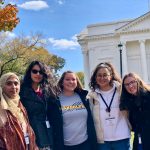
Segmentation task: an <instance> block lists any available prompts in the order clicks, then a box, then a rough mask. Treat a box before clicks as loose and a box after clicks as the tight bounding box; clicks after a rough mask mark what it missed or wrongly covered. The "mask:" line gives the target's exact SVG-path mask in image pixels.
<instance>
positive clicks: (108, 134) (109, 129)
mask: <svg viewBox="0 0 150 150" xmlns="http://www.w3.org/2000/svg"><path fill="white" fill-rule="evenodd" d="M114 90H115V85H114V86H113V87H112V89H110V90H109V91H101V90H98V89H96V92H97V93H101V94H102V96H103V98H104V100H105V101H106V103H107V105H108V106H109V104H110V101H111V99H112V96H113V93H114ZM98 95H99V103H100V119H101V123H102V128H103V131H104V141H116V140H121V139H126V138H130V129H129V127H128V124H127V121H126V119H125V117H124V116H123V115H122V114H121V113H120V109H119V101H120V100H119V98H120V97H119V93H118V91H117V90H116V93H115V95H114V98H113V102H112V105H111V111H110V113H108V112H106V108H107V107H106V105H105V103H104V102H103V100H102V98H101V96H100V94H98Z"/></svg>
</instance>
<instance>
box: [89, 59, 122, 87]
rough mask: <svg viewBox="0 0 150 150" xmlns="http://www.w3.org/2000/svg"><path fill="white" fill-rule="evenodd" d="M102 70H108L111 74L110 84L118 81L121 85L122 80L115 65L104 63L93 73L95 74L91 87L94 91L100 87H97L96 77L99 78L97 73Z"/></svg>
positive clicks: (92, 77)
mask: <svg viewBox="0 0 150 150" xmlns="http://www.w3.org/2000/svg"><path fill="white" fill-rule="evenodd" d="M101 68H107V69H108V70H109V72H110V74H111V81H110V84H112V82H113V81H118V82H119V83H121V78H120V77H119V75H118V73H117V72H116V70H115V68H114V67H113V65H112V64H111V63H109V62H103V63H100V64H98V65H97V66H96V68H95V70H94V71H93V74H92V76H91V79H90V83H89V87H90V88H91V89H92V90H95V89H96V88H98V87H99V86H98V85H97V82H96V76H97V72H98V71H99V69H101Z"/></svg>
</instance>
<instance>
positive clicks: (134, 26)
mask: <svg viewBox="0 0 150 150" xmlns="http://www.w3.org/2000/svg"><path fill="white" fill-rule="evenodd" d="M147 30H150V12H148V13H146V14H144V15H142V16H140V17H138V18H136V19H134V20H133V21H131V22H129V23H128V24H125V25H124V26H122V27H120V28H119V29H117V30H116V33H124V32H136V31H147Z"/></svg>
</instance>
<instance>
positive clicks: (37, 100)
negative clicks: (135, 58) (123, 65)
mask: <svg viewBox="0 0 150 150" xmlns="http://www.w3.org/2000/svg"><path fill="white" fill-rule="evenodd" d="M52 82H53V80H52V76H51V74H50V72H49V69H48V67H47V66H46V65H45V64H43V63H41V62H39V61H33V62H32V63H31V64H30V65H29V67H28V68H27V70H26V73H25V76H24V79H23V81H22V84H21V88H20V80H19V78H18V76H17V75H16V74H14V73H6V74H4V75H2V76H1V78H0V149H1V150H38V149H39V150H129V149H130V132H131V130H132V131H134V133H135V134H134V142H133V150H149V148H150V142H149V141H148V135H149V134H150V100H149V99H150V87H149V86H148V85H146V84H145V83H144V82H143V81H142V80H141V78H140V77H139V76H137V75H136V74H134V73H129V74H127V75H125V76H124V78H123V81H122V83H121V79H120V78H119V76H118V74H117V73H116V71H115V69H114V67H113V66H112V64H110V63H107V62H105V63H100V64H98V65H97V66H96V68H95V70H94V71H93V74H92V76H91V80H90V83H89V87H90V89H91V91H90V92H88V91H86V90H84V89H83V88H82V85H81V83H80V81H79V79H78V77H77V76H76V74H75V73H73V72H72V71H66V72H64V73H63V74H62V76H61V77H60V79H59V81H58V83H57V86H56V85H54V84H53V83H52Z"/></svg>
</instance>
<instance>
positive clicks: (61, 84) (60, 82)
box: [57, 70, 83, 92]
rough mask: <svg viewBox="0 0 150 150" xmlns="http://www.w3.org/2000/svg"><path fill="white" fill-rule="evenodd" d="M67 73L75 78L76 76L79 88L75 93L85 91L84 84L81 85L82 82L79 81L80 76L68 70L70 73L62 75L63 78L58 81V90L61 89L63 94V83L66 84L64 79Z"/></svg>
mask: <svg viewBox="0 0 150 150" xmlns="http://www.w3.org/2000/svg"><path fill="white" fill-rule="evenodd" d="M67 73H73V74H74V75H75V76H76V80H77V87H76V88H75V90H74V91H75V92H80V91H81V90H82V89H83V87H82V84H81V82H80V80H79V78H78V76H77V75H76V74H75V73H74V72H72V71H70V70H68V71H65V72H64V73H63V74H62V75H61V77H60V79H59V81H58V84H57V85H58V88H59V89H60V92H62V91H63V88H64V87H63V82H64V78H65V76H66V74H67Z"/></svg>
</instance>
